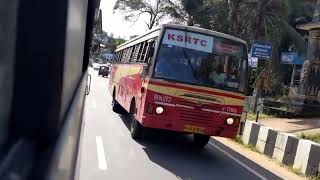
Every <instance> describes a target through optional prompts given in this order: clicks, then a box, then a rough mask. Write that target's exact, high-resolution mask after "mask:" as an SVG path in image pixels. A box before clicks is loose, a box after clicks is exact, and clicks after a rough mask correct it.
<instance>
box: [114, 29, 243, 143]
mask: <svg viewBox="0 0 320 180" xmlns="http://www.w3.org/2000/svg"><path fill="white" fill-rule="evenodd" d="M116 53H117V61H116V62H115V63H114V64H113V65H112V68H111V77H110V81H109V91H110V93H111V95H112V97H113V101H112V106H113V110H114V111H118V110H119V108H121V107H123V108H124V109H125V110H126V111H127V112H129V115H130V118H131V135H132V137H133V138H134V139H136V138H140V137H141V135H142V134H143V131H144V129H145V127H148V128H158V129H166V130H171V131H177V132H181V133H192V134H193V135H194V136H193V137H194V138H193V140H194V144H195V145H196V146H198V147H203V146H205V145H206V144H207V143H208V141H209V138H210V136H222V137H228V138H234V137H235V136H236V134H237V130H238V126H239V123H240V117H241V115H242V109H243V105H244V99H245V90H246V85H247V66H248V64H247V63H248V62H247V47H246V42H245V41H243V40H241V39H238V38H235V37H232V36H230V35H226V34H223V33H219V32H214V31H209V30H206V29H202V28H196V27H190V26H180V25H162V27H161V28H158V29H155V30H152V31H150V32H148V33H146V34H144V35H142V36H139V37H137V38H134V39H132V40H130V41H128V42H125V43H124V44H122V45H120V46H119V47H118V48H117V50H116Z"/></svg>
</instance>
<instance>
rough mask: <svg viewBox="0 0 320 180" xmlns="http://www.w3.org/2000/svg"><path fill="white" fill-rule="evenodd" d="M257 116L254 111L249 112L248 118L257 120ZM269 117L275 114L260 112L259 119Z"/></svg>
mask: <svg viewBox="0 0 320 180" xmlns="http://www.w3.org/2000/svg"><path fill="white" fill-rule="evenodd" d="M256 117H257V114H254V113H248V114H247V120H249V121H255V120H256ZM268 118H273V116H270V115H267V114H263V113H259V119H258V120H261V119H268Z"/></svg>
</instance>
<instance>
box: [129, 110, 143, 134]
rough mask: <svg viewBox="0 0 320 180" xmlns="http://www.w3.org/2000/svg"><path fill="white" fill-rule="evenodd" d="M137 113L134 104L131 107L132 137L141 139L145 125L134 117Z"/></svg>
mask: <svg viewBox="0 0 320 180" xmlns="http://www.w3.org/2000/svg"><path fill="white" fill-rule="evenodd" d="M134 114H135V107H134V105H131V107H130V113H129V116H130V121H131V122H130V133H131V137H132V138H133V139H140V138H141V137H142V134H143V131H144V127H143V126H142V125H141V124H140V123H139V121H137V119H136V118H135V117H134Z"/></svg>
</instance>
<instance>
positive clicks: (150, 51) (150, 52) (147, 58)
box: [144, 40, 155, 63]
mask: <svg viewBox="0 0 320 180" xmlns="http://www.w3.org/2000/svg"><path fill="white" fill-rule="evenodd" d="M154 45H155V41H154V40H151V41H149V42H148V46H147V47H148V48H147V52H146V56H145V58H144V63H149V62H150V59H151V58H152V57H153V53H154Z"/></svg>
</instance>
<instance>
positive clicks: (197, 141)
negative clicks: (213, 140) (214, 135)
mask: <svg viewBox="0 0 320 180" xmlns="http://www.w3.org/2000/svg"><path fill="white" fill-rule="evenodd" d="M209 140H210V136H208V135H203V134H193V144H194V145H195V146H196V147H197V148H203V147H204V146H205V145H207V144H208V142H209Z"/></svg>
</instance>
